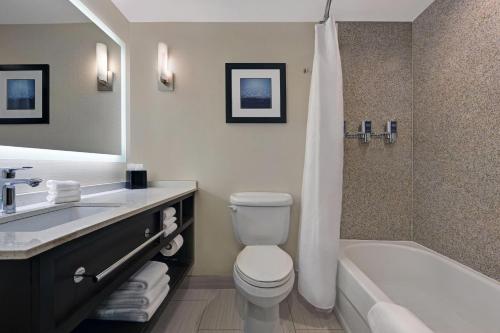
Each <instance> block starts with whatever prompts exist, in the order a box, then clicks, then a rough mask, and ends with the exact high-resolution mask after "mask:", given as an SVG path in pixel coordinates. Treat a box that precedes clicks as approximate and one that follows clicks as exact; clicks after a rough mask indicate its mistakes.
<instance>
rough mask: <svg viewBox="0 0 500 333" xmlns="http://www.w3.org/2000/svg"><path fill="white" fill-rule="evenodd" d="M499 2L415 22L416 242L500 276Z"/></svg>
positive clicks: (459, 1) (455, 5)
mask: <svg viewBox="0 0 500 333" xmlns="http://www.w3.org/2000/svg"><path fill="white" fill-rule="evenodd" d="M499 32H500V5H499V2H498V0H481V1H470V0H436V1H435V2H434V3H433V4H432V5H431V6H430V7H429V8H428V9H427V10H426V11H425V12H424V13H423V14H422V15H420V16H419V17H418V19H417V20H416V21H415V22H414V24H413V66H414V67H413V71H414V173H415V176H414V222H413V223H414V240H415V241H417V242H418V243H421V244H423V245H425V246H427V247H430V248H431V249H434V250H436V251H438V252H440V253H443V254H444V255H446V256H448V257H451V258H453V259H456V260H458V261H460V262H462V263H464V264H465V265H467V266H470V267H472V268H474V269H476V270H479V271H481V272H483V273H485V274H487V275H489V276H491V277H493V278H495V279H497V280H500V165H499V158H500V151H499V142H500V51H499V48H500V44H499V41H500V39H499Z"/></svg>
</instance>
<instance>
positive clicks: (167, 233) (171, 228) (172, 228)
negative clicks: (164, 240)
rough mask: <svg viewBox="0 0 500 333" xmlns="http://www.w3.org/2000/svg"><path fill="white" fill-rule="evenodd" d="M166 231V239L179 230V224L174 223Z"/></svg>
mask: <svg viewBox="0 0 500 333" xmlns="http://www.w3.org/2000/svg"><path fill="white" fill-rule="evenodd" d="M164 229H165V237H167V236H168V235H170V234H171V233H173V232H174V231H175V230H177V224H175V223H172V224H171V225H169V226H168V227H167V228H164Z"/></svg>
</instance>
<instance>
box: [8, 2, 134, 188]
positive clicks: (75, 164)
mask: <svg viewBox="0 0 500 333" xmlns="http://www.w3.org/2000/svg"><path fill="white" fill-rule="evenodd" d="M82 2H83V3H84V4H85V5H86V6H88V7H89V8H90V9H91V10H92V11H93V12H94V13H95V14H96V15H97V16H98V17H99V18H100V19H101V20H102V21H103V22H104V23H105V24H107V25H108V27H110V28H111V30H113V31H114V32H115V33H116V34H117V35H118V36H119V37H120V38H121V39H122V40H123V41H124V42H125V43H126V44H127V45H128V42H129V41H128V38H129V36H128V33H129V29H128V28H129V23H128V21H127V20H126V19H125V17H124V16H123V15H122V14H121V13H120V11H119V10H118V9H117V8H116V7H115V6H114V5H113V3H112V2H111V1H110V0H82ZM127 50H128V48H127ZM129 64H130V62H129V61H128V57H127V75H128V68H129ZM128 82H129V81H127V83H128ZM128 91H129V87H127V92H128ZM128 96H130V94H128ZM128 110H129V104H128V100H127V117H128V114H129V112H128ZM21 165H31V166H34V167H35V169H33V170H31V171H29V172H27V173H25V174H24V175H25V176H36V177H41V178H43V179H51V178H52V179H75V180H79V181H81V182H82V184H84V185H92V184H100V183H107V182H113V181H121V180H123V179H124V178H125V171H124V170H125V165H124V163H108V162H81V161H39V160H33V159H23V160H7V159H4V158H2V156H0V167H7V166H21ZM19 175H21V174H19ZM27 191H28V192H29V191H32V189H31V188H29V187H26V186H24V187H23V186H20V187H19V188H18V193H23V192H27Z"/></svg>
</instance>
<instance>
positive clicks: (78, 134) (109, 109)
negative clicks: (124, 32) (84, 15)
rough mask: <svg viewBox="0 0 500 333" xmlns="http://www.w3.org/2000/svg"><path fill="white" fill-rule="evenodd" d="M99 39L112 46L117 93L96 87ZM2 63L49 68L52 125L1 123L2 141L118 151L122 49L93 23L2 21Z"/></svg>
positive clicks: (0, 137) (0, 34)
mask: <svg viewBox="0 0 500 333" xmlns="http://www.w3.org/2000/svg"><path fill="white" fill-rule="evenodd" d="M97 42H102V43H105V44H106V45H107V46H108V62H109V66H110V70H112V71H113V72H114V73H115V82H114V87H113V91H112V92H101V91H97V87H96V54H95V47H96V46H95V45H96V43H97ZM0 45H8V47H5V48H3V49H2V52H1V53H0V63H2V64H48V65H49V66H50V71H49V72H50V73H49V75H50V85H49V89H50V107H49V109H50V124H30V125H5V124H4V125H0V129H1V131H0V145H4V146H18V147H30V148H45V149H56V150H69V151H80V152H93V153H101V154H114V155H119V154H120V151H121V140H120V139H121V135H120V132H121V120H120V119H121V104H120V103H121V97H120V95H121V73H120V47H119V46H118V44H116V43H115V42H114V41H113V40H112V39H111V38H110V37H108V36H107V35H106V34H105V33H104V32H103V31H102V30H101V29H99V28H98V27H97V26H96V25H95V24H94V23H90V22H89V23H75V24H13V25H0Z"/></svg>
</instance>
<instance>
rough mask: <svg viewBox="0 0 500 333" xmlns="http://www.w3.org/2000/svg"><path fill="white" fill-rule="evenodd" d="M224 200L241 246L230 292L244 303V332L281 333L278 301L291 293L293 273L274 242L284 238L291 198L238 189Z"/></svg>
mask: <svg viewBox="0 0 500 333" xmlns="http://www.w3.org/2000/svg"><path fill="white" fill-rule="evenodd" d="M230 202H231V205H230V206H229V207H230V208H231V215H232V221H233V227H234V233H235V236H236V238H237V239H238V240H239V241H240V243H242V244H243V245H246V246H245V248H244V249H243V250H242V251H241V252H240V253H239V254H238V257H237V258H236V261H235V263H234V268H233V278H234V283H235V286H236V290H237V291H238V293H239V294H240V295H241V296H242V297H243V298H244V299H245V301H246V313H245V333H278V332H281V328H280V319H279V304H280V303H281V302H282V301H283V300H284V299H285V298H286V297H287V296H288V294H290V292H291V291H292V288H293V283H294V280H295V273H294V271H293V261H292V258H290V256H289V255H288V253H286V252H285V251H283V250H282V249H280V248H279V247H278V245H280V244H283V243H284V242H286V240H287V239H288V229H289V225H290V207H291V205H292V196H291V195H290V194H288V193H271V192H243V193H235V194H232V195H231V198H230Z"/></svg>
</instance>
